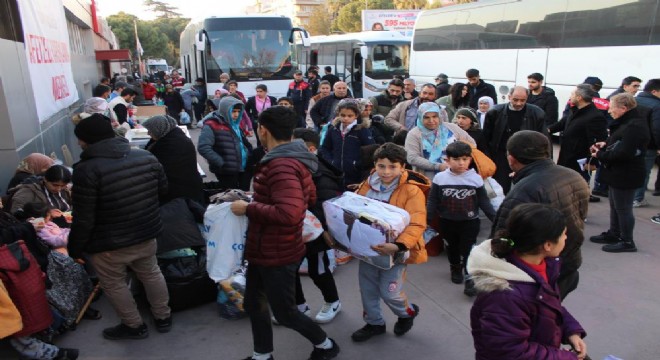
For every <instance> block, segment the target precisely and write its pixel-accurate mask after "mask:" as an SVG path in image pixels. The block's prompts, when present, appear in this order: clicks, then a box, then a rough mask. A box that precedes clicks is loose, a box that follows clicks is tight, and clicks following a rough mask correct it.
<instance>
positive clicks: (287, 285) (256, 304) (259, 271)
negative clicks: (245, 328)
mask: <svg viewBox="0 0 660 360" xmlns="http://www.w3.org/2000/svg"><path fill="white" fill-rule="evenodd" d="M299 267H300V263H299V262H295V263H292V264H288V265H283V266H261V265H257V264H254V263H250V265H249V266H248V270H247V283H246V288H245V298H244V300H243V304H244V306H245V311H246V312H247V314H248V315H249V316H250V323H251V324H252V341H253V343H254V351H255V352H258V353H262V354H267V353H271V352H273V327H272V323H271V320H270V311H268V305H270V308H271V310H273V315H274V316H275V319H277V321H278V322H279V323H280V324H281V325H283V326H286V327H288V328H290V329H293V330H295V331H297V332H298V333H299V334H300V335H302V336H304V337H305V338H307V340H309V341H310V342H311V343H312V344H314V345H319V344H321V343H322V342H323V341H325V339H326V338H327V335H326V333H325V331H323V329H321V327H319V325H317V324H316V323H315V322H314V321H313V320H312V319H310V318H309V317H307V316H305V315H303V314H302V313H301V312H300V311H298V307H297V306H296V273H297V272H298V268H299Z"/></svg>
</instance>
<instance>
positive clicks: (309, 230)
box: [302, 210, 323, 243]
mask: <svg viewBox="0 0 660 360" xmlns="http://www.w3.org/2000/svg"><path fill="white" fill-rule="evenodd" d="M321 234H323V225H321V222H320V221H319V219H318V218H317V217H316V216H314V214H312V212H311V211H309V210H307V212H306V213H305V220H304V221H303V231H302V238H303V242H306V243H307V242H310V241H312V240H316V239H318V237H319V236H321Z"/></svg>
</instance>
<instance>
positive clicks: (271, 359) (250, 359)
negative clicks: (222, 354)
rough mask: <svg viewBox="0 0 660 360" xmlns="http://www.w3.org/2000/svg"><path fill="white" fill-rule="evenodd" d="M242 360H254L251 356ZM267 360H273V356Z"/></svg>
mask: <svg viewBox="0 0 660 360" xmlns="http://www.w3.org/2000/svg"><path fill="white" fill-rule="evenodd" d="M242 360H254V358H253V357H252V356H248V357H246V358H245V359H242ZM268 360H275V358H274V357H273V355H271V356H270V357H269V358H268Z"/></svg>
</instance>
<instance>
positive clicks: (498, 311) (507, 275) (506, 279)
mask: <svg viewBox="0 0 660 360" xmlns="http://www.w3.org/2000/svg"><path fill="white" fill-rule="evenodd" d="M545 261H546V264H547V269H546V272H547V275H548V282H546V281H545V280H544V279H543V278H542V277H541V275H540V274H539V273H537V272H536V271H534V270H533V269H531V268H530V267H529V266H527V265H526V264H525V263H524V262H522V261H521V260H520V259H519V258H517V257H516V256H513V255H512V256H508V257H507V258H505V259H500V258H497V257H495V256H493V255H492V253H491V240H486V241H484V242H483V243H481V244H480V245H479V246H477V247H475V248H474V249H473V250H472V252H471V254H470V258H469V260H468V265H467V270H468V272H469V273H470V274H472V277H473V280H474V283H475V287H476V289H477V291H478V292H479V295H478V296H477V299H476V300H475V302H474V305H473V306H472V310H471V311H470V325H471V327H472V337H473V339H474V347H475V350H476V356H475V358H476V359H477V360H485V359H488V360H494V359H502V360H504V359H507V360H508V359H519V360H525V359H529V360H536V359H557V360H559V359H577V354H574V353H571V352H569V351H566V350H562V349H560V346H561V344H562V343H567V341H568V337H569V336H571V335H573V334H579V335H580V336H581V337H582V338H584V337H585V336H586V333H585V331H584V329H583V328H582V326H581V325H580V324H579V323H578V322H577V320H575V318H573V316H572V315H571V314H570V313H569V312H568V311H567V310H566V308H564V307H563V306H562V304H561V300H560V298H559V289H558V287H557V278H558V276H559V267H560V260H559V258H546V259H545Z"/></svg>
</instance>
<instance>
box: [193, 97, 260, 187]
mask: <svg viewBox="0 0 660 360" xmlns="http://www.w3.org/2000/svg"><path fill="white" fill-rule="evenodd" d="M235 106H240V108H241V114H240V115H239V116H238V119H241V118H242V116H243V110H244V106H243V103H242V102H241V101H240V100H238V99H236V98H234V97H231V96H225V97H224V98H222V100H220V103H219V104H218V110H216V111H215V112H213V114H212V115H211V116H209V117H208V118H207V119H206V120H205V121H204V127H203V128H202V132H201V133H200V135H199V141H198V143H197V151H199V154H200V155H202V156H203V157H204V158H205V159H206V161H208V163H209V169H210V170H211V172H213V173H214V174H216V175H234V174H238V173H240V172H243V171H245V167H246V166H247V159H248V157H249V156H250V154H251V152H252V145H251V144H250V143H249V142H248V140H247V138H246V137H245V135H244V134H243V133H242V132H241V129H240V128H239V123H240V120H236V121H234V120H227V119H231V111H232V109H233V108H234V107H235Z"/></svg>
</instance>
